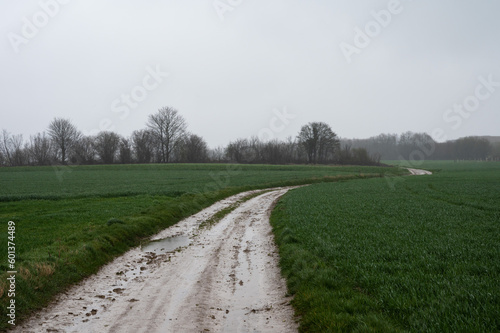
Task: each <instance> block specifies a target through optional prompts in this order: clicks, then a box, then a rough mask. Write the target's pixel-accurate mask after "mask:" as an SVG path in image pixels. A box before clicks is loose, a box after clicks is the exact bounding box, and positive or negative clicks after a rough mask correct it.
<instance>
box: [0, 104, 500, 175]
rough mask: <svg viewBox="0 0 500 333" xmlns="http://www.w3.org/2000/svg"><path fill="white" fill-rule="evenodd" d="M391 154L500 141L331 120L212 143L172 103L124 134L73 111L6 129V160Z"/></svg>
mask: <svg viewBox="0 0 500 333" xmlns="http://www.w3.org/2000/svg"><path fill="white" fill-rule="evenodd" d="M381 159H386V160H399V159H406V160H421V159H454V160H457V159H458V160H486V159H494V160H500V143H495V144H494V145H493V144H492V143H491V142H490V141H488V140H487V139H484V138H478V137H467V138H462V139H459V140H456V141H448V142H445V143H437V142H435V141H434V140H433V139H432V138H431V137H430V136H429V135H427V134H425V133H411V132H407V133H403V134H401V135H396V134H381V135H379V136H376V137H372V138H369V139H352V140H348V139H339V138H338V136H337V134H335V133H334V132H333V131H332V129H331V127H330V126H329V125H328V124H325V123H323V122H312V123H309V124H306V125H304V126H302V128H301V130H300V132H299V133H298V134H297V136H296V137H294V138H292V137H289V138H288V139H286V140H276V139H275V140H271V141H263V140H261V139H259V138H258V137H256V136H255V137H251V138H242V139H237V140H235V141H232V142H230V143H229V144H228V145H227V146H225V147H216V148H209V147H208V145H207V143H206V141H205V140H204V139H203V138H202V137H200V136H198V135H196V134H193V133H189V132H188V131H187V124H186V121H185V120H184V118H183V117H182V116H181V115H180V114H179V112H178V111H177V110H175V109H174V108H171V107H164V108H161V109H160V110H158V112H157V113H155V114H152V115H150V116H149V118H148V122H147V123H146V127H145V128H144V129H140V130H136V131H134V132H133V133H132V134H131V135H130V136H129V137H123V136H121V135H119V134H117V133H114V132H112V131H101V132H99V133H98V134H96V135H92V136H89V135H83V134H82V133H81V132H80V131H79V130H78V129H77V128H76V126H75V125H73V124H72V123H71V121H69V120H68V119H61V118H55V119H54V120H53V121H52V122H51V123H50V124H49V126H48V128H47V131H46V132H42V133H37V134H35V135H32V136H30V138H29V140H24V139H23V137H22V135H12V134H10V133H9V132H7V130H5V129H4V130H3V131H2V133H1V135H0V166H29V165H57V164H73V165H78V164H113V163H122V164H129V163H261V164H352V165H378V164H380V160H381Z"/></svg>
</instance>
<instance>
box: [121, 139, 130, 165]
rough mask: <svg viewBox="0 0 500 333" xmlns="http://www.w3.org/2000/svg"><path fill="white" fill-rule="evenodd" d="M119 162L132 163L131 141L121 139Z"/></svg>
mask: <svg viewBox="0 0 500 333" xmlns="http://www.w3.org/2000/svg"><path fill="white" fill-rule="evenodd" d="M118 160H119V161H120V163H122V164H130V163H132V147H131V146H130V140H129V139H125V138H121V139H120V143H119V145H118Z"/></svg>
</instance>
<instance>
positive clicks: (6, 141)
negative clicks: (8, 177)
mask: <svg viewBox="0 0 500 333" xmlns="http://www.w3.org/2000/svg"><path fill="white" fill-rule="evenodd" d="M0 150H1V151H2V155H3V158H4V160H5V164H6V165H10V166H12V145H11V140H10V133H9V132H7V130H5V129H4V130H2V138H1V142H0Z"/></svg>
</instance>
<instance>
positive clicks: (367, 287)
mask: <svg viewBox="0 0 500 333" xmlns="http://www.w3.org/2000/svg"><path fill="white" fill-rule="evenodd" d="M452 163H453V162H429V164H427V165H423V166H422V168H423V169H433V170H434V171H439V172H438V173H437V174H435V175H432V176H414V177H404V178H401V179H398V181H397V182H394V183H392V185H393V186H389V184H388V183H387V181H386V180H384V179H369V180H364V181H357V180H353V181H350V182H344V183H324V184H316V185H312V186H308V187H304V188H300V189H296V190H293V191H290V192H288V193H287V194H286V195H285V196H284V197H283V198H282V199H281V200H280V202H279V203H278V205H277V206H276V208H275V210H274V211H273V213H272V216H271V223H272V225H273V229H274V233H275V235H276V241H277V243H278V246H279V249H280V255H281V263H280V264H281V267H282V272H283V274H284V276H285V277H286V278H287V281H288V287H289V290H290V292H291V293H293V294H294V295H295V298H294V301H293V305H294V306H295V308H296V311H297V314H299V315H301V316H302V319H301V327H300V330H301V331H302V332H370V331H371V332H401V331H411V332H492V331H499V330H500V319H499V318H500V317H499V316H498V313H499V309H500V287H499V284H498V281H499V280H500V261H499V260H498V258H499V257H500V245H499V244H500V207H499V205H498V198H499V197H500V163H489V164H474V163H465V164H462V165H461V166H457V165H454V164H452Z"/></svg>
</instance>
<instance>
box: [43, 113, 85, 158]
mask: <svg viewBox="0 0 500 333" xmlns="http://www.w3.org/2000/svg"><path fill="white" fill-rule="evenodd" d="M48 134H49V136H50V137H51V139H52V141H53V142H54V143H55V145H56V147H57V150H58V153H60V157H61V163H62V164H66V157H67V156H68V155H69V154H68V153H69V152H70V150H71V149H72V148H73V147H74V144H75V143H76V142H77V141H78V139H79V138H80V137H81V134H80V132H79V131H78V130H77V129H76V127H75V126H74V125H73V124H72V123H71V122H70V121H69V120H68V119H62V118H54V120H52V122H51V123H50V125H49V129H48Z"/></svg>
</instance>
